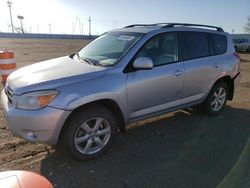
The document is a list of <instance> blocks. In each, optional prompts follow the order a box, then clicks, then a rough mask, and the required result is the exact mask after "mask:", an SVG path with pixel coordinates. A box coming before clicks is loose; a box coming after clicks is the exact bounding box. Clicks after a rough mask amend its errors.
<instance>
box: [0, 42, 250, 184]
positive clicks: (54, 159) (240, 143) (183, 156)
mask: <svg viewBox="0 0 250 188" xmlns="http://www.w3.org/2000/svg"><path fill="white" fill-rule="evenodd" d="M86 43H87V41H80V40H30V39H26V40H23V39H19V40H17V39H16V40H14V39H0V49H1V48H7V49H12V50H14V52H15V55H16V60H17V65H18V67H22V66H25V65H29V64H32V63H35V62H38V61H42V60H47V59H51V58H54V57H59V56H63V55H67V54H71V53H73V52H75V51H76V50H77V49H79V48H81V47H82V46H83V45H85V44H86ZM241 58H242V64H241V83H240V86H239V87H238V88H237V90H236V93H235V98H234V100H233V101H232V102H228V104H227V107H226V108H225V111H224V112H223V113H222V114H221V115H219V116H216V117H208V116H206V115H203V114H200V113H197V112H195V111H192V110H190V109H188V110H181V111H176V112H174V113H168V114H166V115H162V116H160V117H157V118H153V119H149V120H146V121H144V122H138V123H136V124H132V125H130V129H128V131H127V132H126V134H125V135H120V136H119V138H118V139H117V141H116V143H115V144H114V146H113V148H112V149H111V151H110V152H108V153H107V154H106V155H105V156H103V157H101V158H99V159H97V160H93V161H86V162H79V161H75V160H74V159H72V158H70V157H68V156H64V155H62V152H61V151H58V150H55V149H53V148H51V147H50V146H47V145H43V144H31V143H27V142H26V141H24V140H22V139H19V138H16V137H14V136H12V135H11V133H10V132H9V131H8V127H7V125H6V121H5V120H4V117H3V113H2V108H1V110H0V151H1V153H0V171H3V170H14V169H22V170H23V169H25V170H30V171H34V172H38V173H40V174H42V175H43V176H45V177H47V178H48V179H49V180H50V181H51V182H52V183H53V184H54V186H55V187H169V186H170V185H171V186H170V187H215V186H216V185H218V184H219V183H220V182H221V181H222V180H223V178H224V177H225V176H226V175H227V174H228V173H229V172H230V170H231V169H232V168H233V167H234V165H235V163H236V162H237V161H238V159H239V157H240V155H241V153H242V151H243V149H244V148H245V147H246V143H247V141H248V138H249V135H250V124H249V122H250V97H249V96H250V54H248V53H242V54H241ZM27 121H28V120H27ZM132 127H134V128H132ZM135 127H136V128H135ZM248 156H249V155H248ZM246 164H249V163H246ZM245 166H246V165H245ZM239 168H240V172H239V173H237V174H238V175H240V174H242V173H243V172H247V173H248V174H247V176H240V177H238V179H240V181H239V184H236V185H243V186H240V187H244V186H246V183H245V184H244V182H247V183H249V179H250V175H249V167H248V169H246V168H247V167H244V168H242V167H239ZM247 170H248V171H247ZM229 174H230V173H229ZM244 174H245V173H244ZM236 179H237V178H236ZM231 185H232V184H231ZM248 185H249V184H248ZM236 187H237V186H236Z"/></svg>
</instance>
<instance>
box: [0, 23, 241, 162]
mask: <svg viewBox="0 0 250 188" xmlns="http://www.w3.org/2000/svg"><path fill="white" fill-rule="evenodd" d="M239 65H240V61H239V57H238V55H237V54H236V53H235V51H234V46H233V44H232V39H231V36H230V35H229V34H228V33H225V32H224V31H223V30H222V29H221V28H219V27H213V26H206V25H197V24H182V23H171V24H169V23H166V24H165V23H161V24H150V25H142V24H141V25H130V26H127V27H125V28H122V29H117V30H113V31H110V32H107V33H105V34H103V35H102V36H100V37H99V38H97V39H96V40H94V41H93V42H91V43H90V44H88V45H87V46H86V47H84V48H82V49H81V50H80V51H78V52H77V53H75V54H73V55H70V56H66V57H61V58H57V59H52V60H48V61H44V62H40V63H37V64H33V65H30V66H27V67H24V68H21V69H19V70H17V71H15V72H14V73H12V74H11V75H10V76H9V78H8V80H7V84H6V86H5V89H4V90H3V91H2V95H1V98H2V103H3V109H4V111H5V116H6V119H7V121H8V124H9V127H10V130H11V131H12V132H13V133H14V134H15V135H17V136H19V137H22V138H24V139H26V140H28V141H31V142H43V143H47V144H51V145H55V144H57V143H58V142H59V141H60V143H62V146H63V147H64V148H67V150H68V151H69V152H70V153H71V154H73V156H75V157H76V158H78V159H91V158H95V157H98V156H100V155H101V154H103V153H104V152H105V151H107V149H108V148H110V146H111V144H112V143H113V141H114V139H115V137H116V136H117V134H118V132H123V131H125V126H126V124H128V123H130V122H134V121H138V120H142V119H145V118H149V117H152V116H156V115H159V114H162V113H166V112H169V111H174V110H177V109H182V108H186V107H192V106H195V105H200V106H202V109H203V110H204V111H205V112H207V113H208V114H212V115H215V114H218V113H219V112H221V111H222V109H223V107H224V106H225V104H226V101H227V100H232V99H233V94H234V86H235V82H236V78H238V77H239V76H238V75H239V74H240V72H239ZM237 80H238V79H237Z"/></svg>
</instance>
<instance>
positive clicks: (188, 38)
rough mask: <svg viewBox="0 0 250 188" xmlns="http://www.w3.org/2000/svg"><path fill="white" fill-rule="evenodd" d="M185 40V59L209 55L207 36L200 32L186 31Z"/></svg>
mask: <svg viewBox="0 0 250 188" xmlns="http://www.w3.org/2000/svg"><path fill="white" fill-rule="evenodd" d="M182 41H183V59H184V60H188V59H193V58H199V57H205V56H209V44H208V40H207V36H206V34H204V33H199V32H184V33H183V34H182Z"/></svg>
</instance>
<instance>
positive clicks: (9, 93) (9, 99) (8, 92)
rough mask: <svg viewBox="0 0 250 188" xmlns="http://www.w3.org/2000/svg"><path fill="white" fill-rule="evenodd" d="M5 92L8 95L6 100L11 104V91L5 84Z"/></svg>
mask: <svg viewBox="0 0 250 188" xmlns="http://www.w3.org/2000/svg"><path fill="white" fill-rule="evenodd" d="M4 91H5V94H6V95H7V97H8V101H9V103H10V104H12V102H13V101H12V100H13V91H12V90H11V88H10V87H9V86H6V87H5V89H4Z"/></svg>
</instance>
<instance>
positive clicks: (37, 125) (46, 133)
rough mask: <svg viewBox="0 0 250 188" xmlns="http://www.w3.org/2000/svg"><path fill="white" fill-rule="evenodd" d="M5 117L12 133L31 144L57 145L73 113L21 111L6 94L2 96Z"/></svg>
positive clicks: (48, 110)
mask: <svg viewBox="0 0 250 188" xmlns="http://www.w3.org/2000/svg"><path fill="white" fill-rule="evenodd" d="M1 99H2V106H3V110H4V115H5V118H6V120H7V123H8V125H9V129H10V131H11V132H12V133H13V134H14V135H16V136H18V137H21V138H24V139H25V140H28V141H30V142H41V143H46V144H49V145H55V144H56V143H57V141H58V138H59V134H60V131H61V128H62V126H63V124H64V122H65V121H66V119H67V117H68V116H69V114H70V113H71V111H65V110H61V109H56V108H52V107H45V108H43V109H41V110H21V109H16V108H14V107H13V106H12V105H11V104H10V103H9V102H8V98H7V96H6V94H5V92H4V90H3V91H2V94H1Z"/></svg>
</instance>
